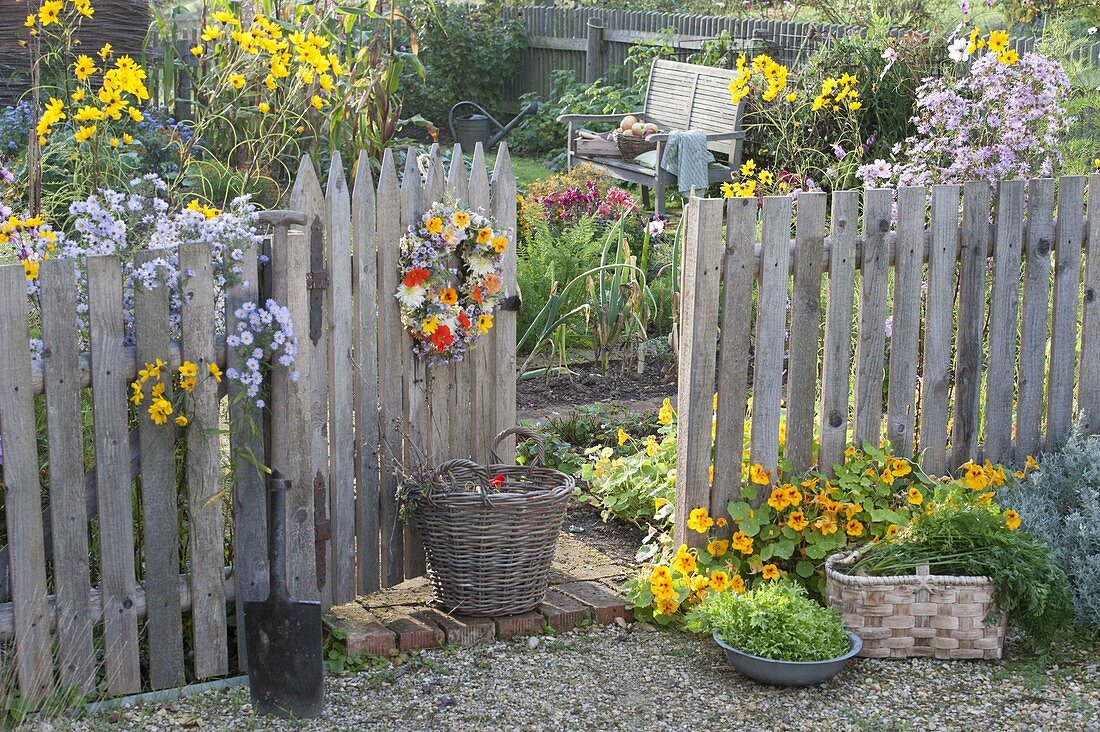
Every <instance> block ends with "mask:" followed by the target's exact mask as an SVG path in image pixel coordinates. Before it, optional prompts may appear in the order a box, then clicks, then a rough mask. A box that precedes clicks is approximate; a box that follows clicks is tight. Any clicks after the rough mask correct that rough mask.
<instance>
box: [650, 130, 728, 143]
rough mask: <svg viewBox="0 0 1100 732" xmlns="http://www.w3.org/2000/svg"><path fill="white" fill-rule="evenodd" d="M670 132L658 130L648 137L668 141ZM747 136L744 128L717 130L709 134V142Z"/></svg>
mask: <svg viewBox="0 0 1100 732" xmlns="http://www.w3.org/2000/svg"><path fill="white" fill-rule="evenodd" d="M670 134H671V133H669V132H658V133H657V134H655V135H649V136H648V137H646V139H647V140H649V141H650V142H668V136H669V135H670ZM744 137H745V132H744V130H737V131H736V132H715V133H713V134H709V135H707V142H721V141H722V140H740V139H742V138H744Z"/></svg>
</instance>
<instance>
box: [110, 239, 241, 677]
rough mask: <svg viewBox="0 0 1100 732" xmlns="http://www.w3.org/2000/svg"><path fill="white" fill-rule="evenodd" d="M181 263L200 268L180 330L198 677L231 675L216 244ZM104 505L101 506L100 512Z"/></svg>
mask: <svg viewBox="0 0 1100 732" xmlns="http://www.w3.org/2000/svg"><path fill="white" fill-rule="evenodd" d="M179 259H180V269H181V270H183V271H190V272H193V273H194V274H193V275H192V276H191V277H190V278H189V279H188V280H187V281H186V283H185V284H184V286H183V288H184V289H183V293H182V297H181V300H182V305H181V307H180V333H181V335H182V346H183V358H184V361H185V362H186V361H189V362H191V363H192V364H194V365H195V367H196V369H197V372H198V376H197V378H198V383H197V384H195V387H194V389H192V391H191V394H190V398H189V399H188V400H186V402H185V403H186V404H187V405H189V407H190V414H187V415H185V416H186V417H187V419H188V420H189V425H188V429H187V476H186V480H187V505H188V517H189V518H190V522H189V525H188V536H189V537H190V549H191V624H192V633H193V635H194V643H195V651H194V653H195V676H196V677H197V678H200V679H205V678H210V677H212V676H224V675H225V674H226V673H228V671H229V656H228V635H227V633H226V625H225V618H226V614H225V587H224V582H223V578H222V567H223V566H224V564H225V562H224V559H223V558H224V556H225V533H224V526H223V521H222V506H221V498H220V497H221V492H222V477H221V447H220V445H219V444H218V440H219V435H218V431H219V424H220V420H221V415H220V409H219V404H218V383H217V381H216V378H215V377H214V374H213V371H212V369H211V366H215V367H216V366H217V359H216V357H215V354H214V333H215V330H214V286H213V260H212V256H211V251H210V246H209V245H206V244H186V245H183V246H181V247H180V254H179ZM102 513H103V512H102V511H101V514H102Z"/></svg>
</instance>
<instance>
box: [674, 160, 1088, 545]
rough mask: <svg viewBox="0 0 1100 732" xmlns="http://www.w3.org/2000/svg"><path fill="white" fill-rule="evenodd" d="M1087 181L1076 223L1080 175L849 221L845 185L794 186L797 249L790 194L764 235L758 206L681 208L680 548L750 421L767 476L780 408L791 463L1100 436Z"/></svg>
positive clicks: (851, 208)
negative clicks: (884, 448) (858, 452)
mask: <svg viewBox="0 0 1100 732" xmlns="http://www.w3.org/2000/svg"><path fill="white" fill-rule="evenodd" d="M1088 190H1089V191H1090V196H1089V199H1090V206H1089V213H1088V217H1087V218H1086V216H1085V178H1084V177H1082V176H1076V177H1064V178H1061V179H1060V180H1059V181H1057V185H1056V183H1055V181H1054V180H1050V179H1044V180H1032V181H1022V180H1016V181H1005V182H1002V183H1000V184H999V185H998V186H997V192H996V196H995V197H994V198H993V200H992V201H991V194H990V187H989V185H988V184H986V183H982V182H975V183H968V184H966V185H965V186H962V187H960V186H957V185H940V186H933V187H932V189H931V192H930V194H931V195H930V198H931V211H930V212H929V211H928V208H927V206H928V200H929V191H928V190H926V189H925V188H921V187H914V188H902V189H900V190H898V191H896V192H895V191H891V190H868V191H866V192H864V193H863V200H862V217H861V216H860V193H859V192H857V191H844V192H838V193H834V194H833V195H832V200H831V205H830V206H828V207H827V205H826V204H827V203H829V202H828V201H827V197H826V194H824V193H803V194H800V195H799V196H798V205H797V209H798V216H797V220H796V221H794V229H793V230H794V232H795V235H794V240H793V241H792V239H791V232H792V204H793V201H792V199H791V198H788V197H779V196H774V197H767V198H765V199H764V202H763V206H762V207H760V211H759V216H760V218H761V219H762V221H761V222H760V228H759V229H758V227H757V223H758V222H757V219H758V205H757V201H756V199H741V198H734V199H728V200H721V199H700V198H692V199H691V201H690V205H689V209H688V212H687V214H686V215H687V217H688V222H687V234H686V237H685V250H684V269H683V299H682V303H683V305H682V310H681V313H682V314H681V346H680V348H681V351H680V373H679V386H678V394H679V396H678V407H679V416H678V420H679V422H678V423H679V430H680V433H679V434H680V439H679V441H678V448H679V453H678V455H677V466H676V471H677V472H676V475H677V480H676V491H677V495H676V517H675V528H676V535H677V539H676V540H677V542H680V541H689V542H690V541H692V540H697V539H698V537H699V536H700V535H698V534H694V532H688V531H686V530H685V529H686V521H687V515H688V512H689V511H690V510H691V509H692V508H696V507H699V506H707V507H709V508H710V510H711V511H712V512H713V513H714V514H716V515H724V514H725V513H726V504H727V503H728V502H729V501H730V500H732V499H734V497H735V496H739V489H740V485H741V480H742V470H743V464H742V459H743V458H742V453H743V440H744V436H745V429H746V426H748V429H749V445H750V447H749V453H750V454H749V458H748V459H749V461H750V462H751V463H760V464H762V465H763V466H764V467H765V468H767V469H768V470H769V471H771V474H772V475H773V476H774V475H775V471H776V466H777V464H778V460H779V448H780V442H779V432H780V430H779V428H780V421H781V417H783V416H784V415H785V419H786V440H785V444H784V447H783V457H784V458H785V459H786V460H788V461H790V463H791V467H792V469H793V470H794V471H804V470H806V469H809V468H810V467H812V466H813V465H814V463H815V454H814V448H815V446H816V448H817V455H816V462H817V464H819V465H821V466H825V467H831V466H832V465H835V464H837V463H839V462H841V461H842V459H843V452H844V448H845V446H846V445H847V444H849V443H852V442H854V443H856V444H862V443H863V442H864V441H869V442H871V443H872V444H876V445H877V444H879V442H880V441H882V440H885V439H888V440H889V441H890V443H891V445H892V448H893V451H894V452H895V453H896V454H898V455H904V456H913V455H918V454H919V456H920V459H921V461H922V464H923V466H924V468H925V469H926V470H927V471H928V472H930V473H932V474H943V473H944V472H945V471H947V470H951V469H953V468H955V467H957V466H958V465H960V464H962V463H963V462H965V461H966V460H969V459H983V460H984V459H988V460H992V461H994V462H1003V463H1020V462H1022V461H1023V460H1024V458H1025V457H1026V456H1027V455H1034V454H1038V453H1039V452H1041V451H1046V450H1050V449H1053V448H1055V447H1057V445H1058V444H1059V442H1060V441H1061V440H1062V439H1063V438H1064V437H1065V436H1066V434H1067V432H1068V431H1069V429H1070V428H1071V425H1072V423H1073V420H1074V419H1075V417H1076V418H1081V419H1083V420H1085V422H1086V423H1087V424H1088V425H1089V426H1090V428H1092V429H1093V430H1094V431H1095V430H1096V429H1097V428H1098V427H1100V302H1098V300H1097V292H1098V291H1100V174H1096V175H1093V176H1092V177H1091V179H1090V180H1089V186H1088ZM895 202H896V203H895ZM960 203H961V207H960ZM895 205H896V218H895V217H894V216H893V211H892V209H893V207H894V206H895ZM991 205H992V209H991ZM827 208H828V209H829V210H827ZM991 210H992V211H993V216H992V219H991V218H990V211H991ZM960 211H961V216H960ZM861 218H862V228H860V227H859V224H860V221H861ZM991 220H992V224H991V223H990V221H991ZM926 222H930V223H926ZM827 229H828V231H829V233H828V235H826V230H827ZM758 231H759V232H761V233H760V234H759V239H758V233H757V232H758ZM723 237H724V238H723ZM824 275H827V277H826V278H825V279H824V280H823V276H824ZM723 283H724V284H723ZM754 285H755V303H754V297H753V295H754ZM823 301H824V302H825V305H824V307H823V306H822V302H823ZM754 321H755V325H754ZM715 393H717V413H715V410H714V409H713V408H712V395H713V394H715ZM750 394H751V410H750V409H748V408H747V405H748V403H749V400H748V397H749V395H750ZM749 412H751V415H749ZM712 419H716V432H715V439H714V443H713V448H712V444H711V438H710V435H711V424H712ZM712 456H713V457H712ZM712 459H713V465H714V479H713V484H712V485H708V468H709V466H710V465H711V462H712ZM693 534H694V535H693Z"/></svg>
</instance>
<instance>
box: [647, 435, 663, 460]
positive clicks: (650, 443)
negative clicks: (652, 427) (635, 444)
mask: <svg viewBox="0 0 1100 732" xmlns="http://www.w3.org/2000/svg"><path fill="white" fill-rule="evenodd" d="M660 447H661V446H660V444H658V442H657V438H656V437H655V436H654V435H647V436H646V438H645V454H646V455H648V456H649V457H653V456H654V455H656V454H657V450H658V449H660Z"/></svg>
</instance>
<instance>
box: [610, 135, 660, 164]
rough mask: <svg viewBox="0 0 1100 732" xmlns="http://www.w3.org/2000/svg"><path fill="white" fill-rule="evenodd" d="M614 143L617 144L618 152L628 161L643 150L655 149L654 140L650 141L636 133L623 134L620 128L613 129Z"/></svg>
mask: <svg viewBox="0 0 1100 732" xmlns="http://www.w3.org/2000/svg"><path fill="white" fill-rule="evenodd" d="M614 138H615V144H616V145H618V146H619V154H620V155H622V156H623V160H625V161H627V162H628V163H629V162H630V161H632V160H634V158H636V157H638V156H639V155H641V154H642V153H644V152H649V151H650V150H656V149H657V143H656V142H650V141H649V140H647V139H645V138H644V137H638V136H637V135H624V134H623V133H622V131H621V130H615V134H614Z"/></svg>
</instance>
